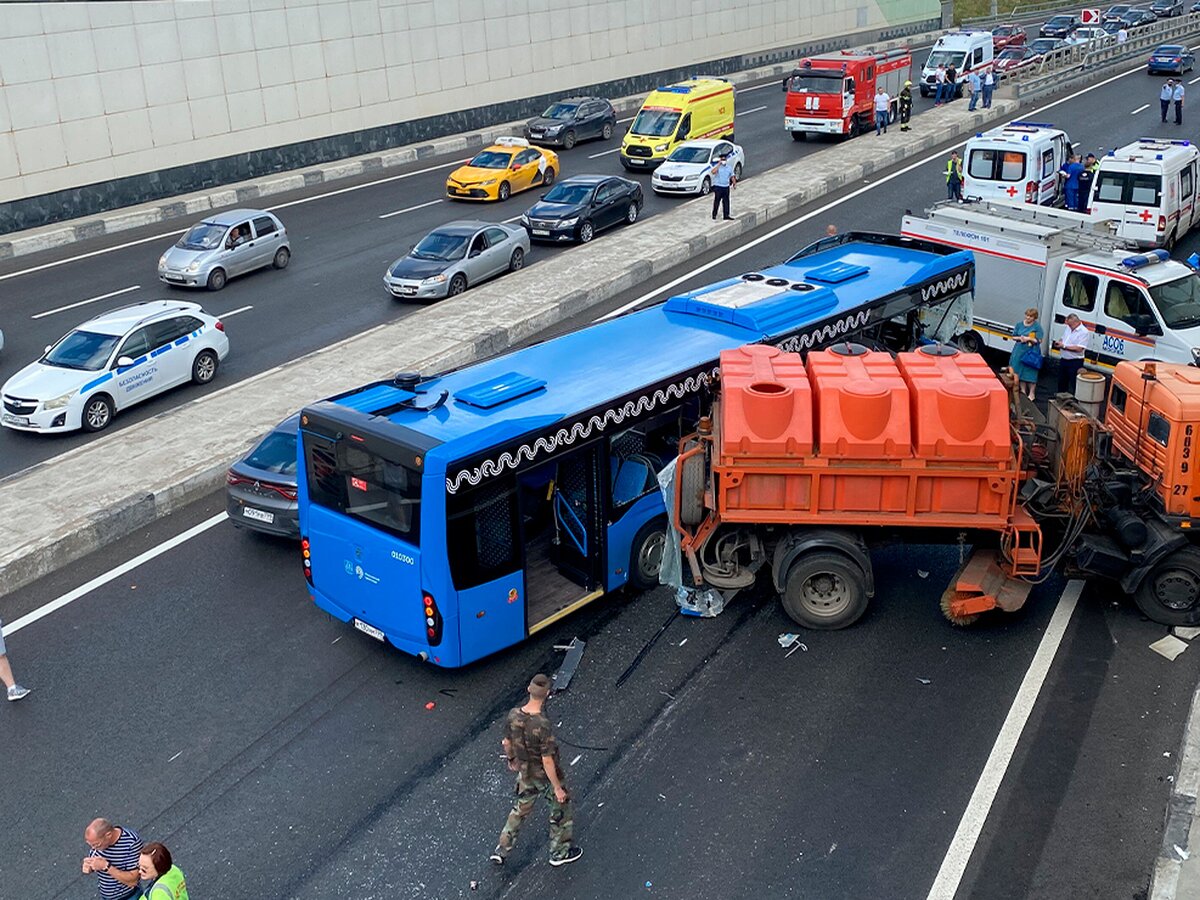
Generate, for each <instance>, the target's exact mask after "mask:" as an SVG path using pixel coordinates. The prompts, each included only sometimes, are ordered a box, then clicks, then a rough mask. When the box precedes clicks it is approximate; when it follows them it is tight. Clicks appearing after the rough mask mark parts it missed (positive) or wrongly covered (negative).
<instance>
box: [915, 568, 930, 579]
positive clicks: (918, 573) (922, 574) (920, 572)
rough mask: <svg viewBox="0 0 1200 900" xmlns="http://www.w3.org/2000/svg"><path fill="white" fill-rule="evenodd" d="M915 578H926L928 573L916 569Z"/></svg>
mask: <svg viewBox="0 0 1200 900" xmlns="http://www.w3.org/2000/svg"><path fill="white" fill-rule="evenodd" d="M917 577H918V578H928V577H929V573H928V572H926V571H925V570H924V569H917Z"/></svg>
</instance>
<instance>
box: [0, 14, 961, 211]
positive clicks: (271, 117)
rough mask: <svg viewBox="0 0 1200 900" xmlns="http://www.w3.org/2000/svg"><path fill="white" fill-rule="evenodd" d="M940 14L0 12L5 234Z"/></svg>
mask: <svg viewBox="0 0 1200 900" xmlns="http://www.w3.org/2000/svg"><path fill="white" fill-rule="evenodd" d="M939 18H940V4H939V2H938V0H805V2H795V0H488V2H485V0H182V2H165V0H139V2H129V0H110V2H104V3H88V4H81V3H4V4H0V200H2V201H3V202H0V234H4V233H8V232H12V231H16V230H20V229H24V228H32V227H37V226H39V225H44V224H46V223H49V222H55V221H60V220H62V219H66V218H75V217H79V216H85V215H91V214H94V213H96V212H98V211H101V210H105V209H113V208H117V207H121V206H128V205H133V204H136V203H142V202H146V201H149V200H153V199H157V198H160V197H165V196H171V195H175V194H182V193H187V192H190V191H195V190H198V189H200V188H205V187H211V186H213V185H219V184H227V183H229V182H233V181H239V180H244V179H247V178H253V177H257V176H260V175H263V174H269V173H272V172H279V171H283V170H286V169H295V168H300V167H303V166H308V165H315V164H318V163H322V162H327V161H330V160H334V159H342V158H345V157H349V156H355V155H361V154H364V153H371V152H375V151H380V150H385V149H388V148H391V147H396V146H400V145H403V144H410V143H416V142H420V141H424V140H429V139H432V138H435V137H439V136H442V135H447V134H453V133H456V132H463V131H469V130H473V129H476V128H480V127H484V126H487V125H490V124H492V123H495V122H501V121H506V120H508V119H512V118H518V117H522V116H526V115H530V114H533V113H535V112H538V111H540V110H541V109H542V108H543V107H544V106H545V105H546V102H547V101H548V99H549V98H551V97H552V96H555V95H561V94H562V93H564V92H575V91H587V92H593V93H597V94H600V95H603V96H614V97H616V96H625V95H628V94H633V93H637V92H639V91H644V90H648V89H650V88H651V87H653V86H654V85H655V84H657V83H660V82H662V81H666V80H670V79H674V78H678V77H681V76H684V75H686V74H691V73H694V72H696V71H705V72H710V73H713V74H725V73H728V72H734V71H739V70H742V69H747V68H752V67H754V66H758V65H762V64H765V63H771V62H776V61H779V60H782V59H784V58H789V57H792V56H794V55H796V54H797V53H799V52H811V51H813V50H819V49H830V48H834V47H844V46H850V45H851V44H853V43H863V42H864V41H872V40H877V39H886V38H889V37H894V36H897V35H901V34H907V33H912V32H915V31H918V30H921V29H923V28H928V27H931V26H934V25H936V24H937V22H938V20H939ZM764 47H767V48H774V49H771V50H768V51H762V48H764Z"/></svg>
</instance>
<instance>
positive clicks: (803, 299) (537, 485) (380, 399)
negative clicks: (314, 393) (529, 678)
mask: <svg viewBox="0 0 1200 900" xmlns="http://www.w3.org/2000/svg"><path fill="white" fill-rule="evenodd" d="M973 284H974V261H973V258H972V256H971V254H970V253H969V252H963V251H952V250H950V248H947V247H944V246H942V245H940V244H932V243H926V242H922V241H919V240H913V239H908V238H900V237H895V236H890V235H876V234H870V233H849V234H846V235H841V236H838V237H837V238H835V239H832V240H828V239H827V240H825V241H821V242H819V243H818V244H814V245H813V246H812V247H810V248H806V249H805V250H803V251H801V252H800V253H799V254H797V255H796V256H795V257H793V258H792V259H790V260H788V261H787V262H786V263H784V264H782V265H778V266H774V267H771V268H768V269H765V270H762V271H759V272H750V273H747V274H745V275H742V276H740V277H737V278H729V279H725V280H724V281H721V282H718V283H716V284H714V285H711V286H709V287H705V288H701V289H699V290H694V291H690V292H688V293H685V294H681V295H678V296H674V297H671V298H670V299H669V300H667V301H666V302H665V303H661V304H658V305H655V306H652V307H649V308H646V309H642V310H639V311H636V312H632V313H629V314H626V315H623V316H619V317H616V318H612V319H609V320H606V321H602V322H599V323H596V324H592V325H590V326H588V327H586V328H583V329H582V330H580V331H576V332H574V333H571V334H565V335H563V336H561V337H557V338H554V339H552V340H548V341H545V342H544V343H539V344H534V345H532V346H529V347H525V348H523V349H520V350H514V351H511V352H508V353H504V354H502V355H500V356H497V357H494V358H491V359H488V360H485V361H482V362H478V363H474V364H471V365H468V366H465V367H463V368H459V369H455V370H452V371H449V372H445V373H441V374H438V375H433V376H429V377H421V376H419V375H415V374H414V375H406V374H400V375H397V376H396V377H395V378H393V379H391V380H387V381H380V382H376V383H374V384H368V385H366V386H364V387H361V388H358V389H356V390H352V391H348V392H346V393H344V394H340V395H338V396H336V397H333V398H330V399H329V400H325V401H323V402H320V403H315V404H313V405H311V406H308V407H306V408H305V409H304V410H303V412H302V414H301V427H300V436H301V440H300V445H299V450H298V457H299V471H298V473H297V474H298V483H299V495H300V528H301V547H302V552H303V564H304V573H305V577H306V579H307V581H308V585H309V591H310V593H311V595H312V597H313V599H314V601H315V602H316V604H317V605H318V606H319V607H320V608H321V609H323V610H325V611H326V612H328V613H330V614H331V615H334V616H336V617H337V618H338V619H340V620H342V621H343V622H352V623H353V625H354V627H355V628H358V629H359V630H361V631H363V632H365V633H367V634H369V635H371V636H372V637H375V638H377V639H379V640H381V641H387V642H390V643H391V644H393V645H394V646H396V647H398V648H399V649H400V650H403V651H405V652H406V653H411V654H414V655H416V656H419V657H420V658H422V659H426V660H429V661H431V662H433V663H435V664H437V665H440V666H446V667H455V666H462V665H465V664H467V663H470V662H473V661H475V660H478V659H481V658H482V657H485V656H487V655H489V654H491V653H495V652H496V651H498V650H502V649H504V648H506V647H510V646H512V645H514V644H517V643H519V642H520V641H522V640H524V639H525V638H527V637H529V636H530V635H532V634H535V633H536V632H538V631H540V630H542V629H544V628H546V627H547V626H549V625H550V624H552V623H554V622H556V621H558V620H559V619H561V618H562V617H563V616H566V615H568V614H569V613H571V612H573V611H575V610H577V609H579V608H580V607H582V606H584V605H585V604H587V603H589V602H591V601H593V600H595V599H596V598H598V597H600V596H602V595H603V594H605V593H608V592H611V591H614V590H616V589H618V588H620V587H622V586H624V585H626V584H628V585H630V586H631V587H632V588H634V589H639V590H640V589H646V588H648V587H651V586H653V585H654V584H656V583H657V576H658V570H659V568H660V565H661V559H662V552H663V546H664V539H665V533H666V532H665V529H666V518H665V511H664V506H663V499H662V495H661V493H660V492H659V489H658V483H657V479H656V475H657V472H658V471H659V470H661V469H662V468H663V466H665V465H666V464H667V463H668V462H669V461H670V460H671V459H673V458H674V456H675V455H676V453H677V451H678V442H679V440H680V438H681V436H682V435H684V434H686V433H688V432H690V431H692V430H694V428H695V425H696V417H697V415H698V409H699V401H700V399H701V394H702V392H703V391H704V390H705V388H706V386H707V385H708V384H709V382H710V379H711V378H712V377H713V376H714V375H715V373H716V370H717V359H718V356H719V354H720V352H721V351H722V350H724V349H726V348H732V347H738V346H741V345H743V344H747V343H754V342H759V341H766V342H770V343H773V344H777V345H779V346H782V347H784V348H786V349H789V350H803V349H808V348H812V347H819V346H826V345H828V344H830V343H832V342H834V341H835V340H837V339H839V338H844V337H847V336H849V335H855V336H866V337H871V336H876V337H878V336H879V335H880V332H881V330H882V329H886V328H895V327H899V328H902V329H910V330H914V331H915V330H916V329H917V328H919V325H918V323H917V321H916V317H915V315H914V310H916V309H918V308H921V307H928V306H931V305H934V304H938V303H942V302H945V301H950V300H952V299H954V298H956V297H958V296H960V295H962V294H964V293H966V292H968V291H970V290H972V289H973ZM897 322H899V325H897ZM915 336H916V335H915V334H912V335H910V336H909V337H910V338H912V337H915Z"/></svg>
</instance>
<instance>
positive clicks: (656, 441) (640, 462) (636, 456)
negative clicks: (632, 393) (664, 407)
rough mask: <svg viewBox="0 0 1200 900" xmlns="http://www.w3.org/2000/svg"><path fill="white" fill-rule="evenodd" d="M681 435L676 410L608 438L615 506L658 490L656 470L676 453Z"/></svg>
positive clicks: (628, 502) (620, 505) (677, 411)
mask: <svg viewBox="0 0 1200 900" xmlns="http://www.w3.org/2000/svg"><path fill="white" fill-rule="evenodd" d="M680 437H681V426H680V418H679V410H672V411H670V412H669V413H667V414H665V415H663V416H660V417H658V418H657V419H654V420H652V421H650V422H642V423H641V424H639V425H635V426H634V427H632V428H627V429H625V430H624V431H622V432H620V433H619V434H614V435H613V436H612V437H611V438H610V439H609V445H608V446H609V468H610V472H611V476H612V505H613V508H614V509H619V508H620V507H622V506H626V505H628V504H630V503H632V502H633V501H634V500H637V499H638V498H639V497H644V496H645V495H646V494H648V493H651V492H652V491H657V490H658V473H659V471H661V470H662V468H663V467H664V466H665V465H666V464H667V463H668V462H669V461H670V460H671V459H673V458H674V456H675V454H676V453H677V452H678V446H679V438H680Z"/></svg>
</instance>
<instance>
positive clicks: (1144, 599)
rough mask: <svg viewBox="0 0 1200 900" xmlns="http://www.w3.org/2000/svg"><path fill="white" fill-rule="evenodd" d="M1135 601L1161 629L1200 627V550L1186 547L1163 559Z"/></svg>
mask: <svg viewBox="0 0 1200 900" xmlns="http://www.w3.org/2000/svg"><path fill="white" fill-rule="evenodd" d="M1133 599H1134V602H1136V603H1137V605H1138V609H1140V610H1141V611H1142V612H1143V613H1145V614H1146V616H1147V617H1148V618H1150V619H1153V620H1154V621H1155V622H1158V623H1159V624H1160V625H1197V624H1200V550H1197V549H1196V548H1195V547H1184V548H1182V549H1180V550H1176V551H1175V552H1174V553H1172V554H1171V555H1170V556H1168V557H1166V558H1165V559H1163V560H1162V561H1161V562H1159V564H1158V565H1156V566H1155V567H1154V568H1153V569H1152V570H1151V571H1150V574H1149V575H1147V576H1146V577H1145V578H1144V579H1142V583H1141V584H1140V585H1138V589H1137V590H1136V591H1134V592H1133Z"/></svg>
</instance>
